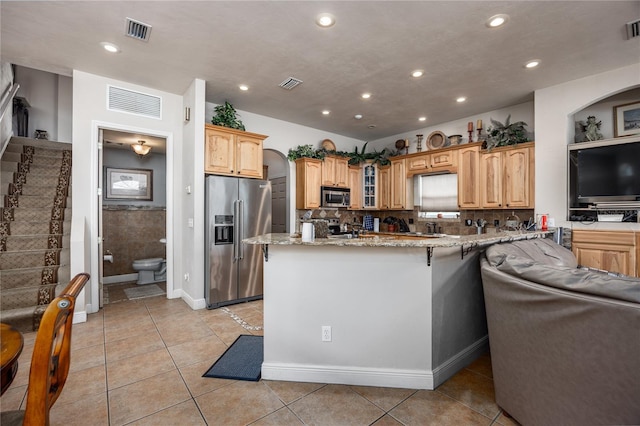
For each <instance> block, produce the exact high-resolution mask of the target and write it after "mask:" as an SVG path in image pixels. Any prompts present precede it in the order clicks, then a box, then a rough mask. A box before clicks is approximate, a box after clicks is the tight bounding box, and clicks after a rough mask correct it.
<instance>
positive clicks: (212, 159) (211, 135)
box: [204, 124, 267, 179]
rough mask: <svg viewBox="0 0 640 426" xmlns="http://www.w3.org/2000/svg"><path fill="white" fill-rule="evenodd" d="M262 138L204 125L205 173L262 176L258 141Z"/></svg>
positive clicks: (260, 148) (254, 134) (225, 128)
mask: <svg viewBox="0 0 640 426" xmlns="http://www.w3.org/2000/svg"><path fill="white" fill-rule="evenodd" d="M266 138H267V136H265V135H260V134H257V133H250V132H244V131H242V130H235V129H230V128H227V127H221V126H214V125H212V124H205V143H204V152H205V155H204V161H205V163H204V171H205V173H211V174H216V175H226V176H238V177H248V178H257V179H262V144H263V141H264V140H265V139H266Z"/></svg>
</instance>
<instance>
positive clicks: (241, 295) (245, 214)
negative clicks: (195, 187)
mask: <svg viewBox="0 0 640 426" xmlns="http://www.w3.org/2000/svg"><path fill="white" fill-rule="evenodd" d="M205 187H206V197H205V204H206V210H205V225H206V237H205V238H206V244H207V245H206V250H205V256H206V262H205V263H206V270H205V297H206V300H207V307H208V308H209V309H214V308H218V307H220V306H224V305H230V304H232V303H238V302H245V301H249V300H254V299H260V298H261V297H262V251H261V247H260V246H258V245H247V244H242V240H243V239H244V238H250V237H255V236H257V235H261V234H266V233H269V232H271V184H270V182H269V181H265V180H255V179H242V178H233V177H224V176H208V177H207V178H206V186H205Z"/></svg>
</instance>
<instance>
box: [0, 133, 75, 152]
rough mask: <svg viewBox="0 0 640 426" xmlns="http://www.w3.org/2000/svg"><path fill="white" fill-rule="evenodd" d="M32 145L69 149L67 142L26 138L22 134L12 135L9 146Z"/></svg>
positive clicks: (59, 149) (69, 145)
mask: <svg viewBox="0 0 640 426" xmlns="http://www.w3.org/2000/svg"><path fill="white" fill-rule="evenodd" d="M11 145H14V146H20V147H21V146H34V147H36V148H47V149H53V150H58V151H61V150H71V144H70V143H67V142H58V141H50V140H47V139H34V138H26V137H24V136H13V137H12V138H11V141H10V142H9V145H8V146H7V147H9V146H11Z"/></svg>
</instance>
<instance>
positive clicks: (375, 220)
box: [373, 217, 380, 232]
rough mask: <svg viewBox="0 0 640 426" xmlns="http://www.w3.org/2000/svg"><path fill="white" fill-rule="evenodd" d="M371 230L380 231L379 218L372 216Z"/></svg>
mask: <svg viewBox="0 0 640 426" xmlns="http://www.w3.org/2000/svg"><path fill="white" fill-rule="evenodd" d="M373 232H380V218H377V217H374V218H373Z"/></svg>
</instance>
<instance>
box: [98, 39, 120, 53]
mask: <svg viewBox="0 0 640 426" xmlns="http://www.w3.org/2000/svg"><path fill="white" fill-rule="evenodd" d="M100 46H102V48H103V49H104V50H106V51H107V52H109V53H119V52H120V48H119V47H118V46H116V45H115V44H113V43H109V42H106V41H103V42H102V43H100Z"/></svg>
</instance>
